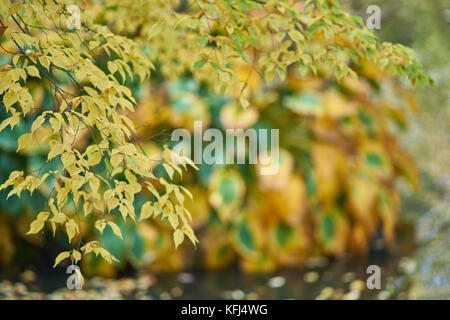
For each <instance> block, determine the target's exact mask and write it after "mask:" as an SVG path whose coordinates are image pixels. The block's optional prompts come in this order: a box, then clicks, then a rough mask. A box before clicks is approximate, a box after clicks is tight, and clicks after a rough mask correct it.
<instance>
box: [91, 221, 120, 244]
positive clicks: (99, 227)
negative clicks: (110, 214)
mask: <svg viewBox="0 0 450 320" xmlns="http://www.w3.org/2000/svg"><path fill="white" fill-rule="evenodd" d="M106 225H108V226H110V227H111V229H112V231H113V233H114V234H115V235H116V236H118V237H119V238H120V239H122V240H123V236H122V232H121V231H120V228H119V226H118V225H117V224H115V223H114V222H112V221H108V222H107V221H106V220H105V219H99V220H97V221H95V228H97V230H98V231H100V233H103V230H104V229H105V227H106Z"/></svg>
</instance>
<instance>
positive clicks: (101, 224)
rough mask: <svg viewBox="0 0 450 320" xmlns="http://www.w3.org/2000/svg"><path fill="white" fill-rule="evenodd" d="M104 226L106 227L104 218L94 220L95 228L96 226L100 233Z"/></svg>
mask: <svg viewBox="0 0 450 320" xmlns="http://www.w3.org/2000/svg"><path fill="white" fill-rule="evenodd" d="M105 227H106V222H105V219H101V220H97V221H95V228H97V230H98V231H100V233H103V230H104V229H105Z"/></svg>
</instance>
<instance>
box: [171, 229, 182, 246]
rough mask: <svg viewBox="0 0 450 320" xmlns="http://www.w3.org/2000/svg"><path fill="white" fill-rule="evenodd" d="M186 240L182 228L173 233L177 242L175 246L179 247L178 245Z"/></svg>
mask: <svg viewBox="0 0 450 320" xmlns="http://www.w3.org/2000/svg"><path fill="white" fill-rule="evenodd" d="M183 240H184V233H183V231H181V230H180V229H177V230H175V232H174V233H173V241H174V242H175V248H178V246H179V245H180V244H181V243H183Z"/></svg>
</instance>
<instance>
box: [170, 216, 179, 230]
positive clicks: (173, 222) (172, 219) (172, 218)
mask: <svg viewBox="0 0 450 320" xmlns="http://www.w3.org/2000/svg"><path fill="white" fill-rule="evenodd" d="M169 222H170V225H171V226H172V228H174V229H176V228H177V227H178V223H179V222H178V217H177V215H176V214H174V213H171V214H169Z"/></svg>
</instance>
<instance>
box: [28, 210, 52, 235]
mask: <svg viewBox="0 0 450 320" xmlns="http://www.w3.org/2000/svg"><path fill="white" fill-rule="evenodd" d="M49 215H50V213H48V212H47V211H41V212H39V214H38V216H37V218H36V220H34V221H33V222H31V224H30V230H29V231H28V232H27V234H36V233H38V232H39V231H41V230H42V228H44V224H45V222H46V221H47V219H48V216H49Z"/></svg>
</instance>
